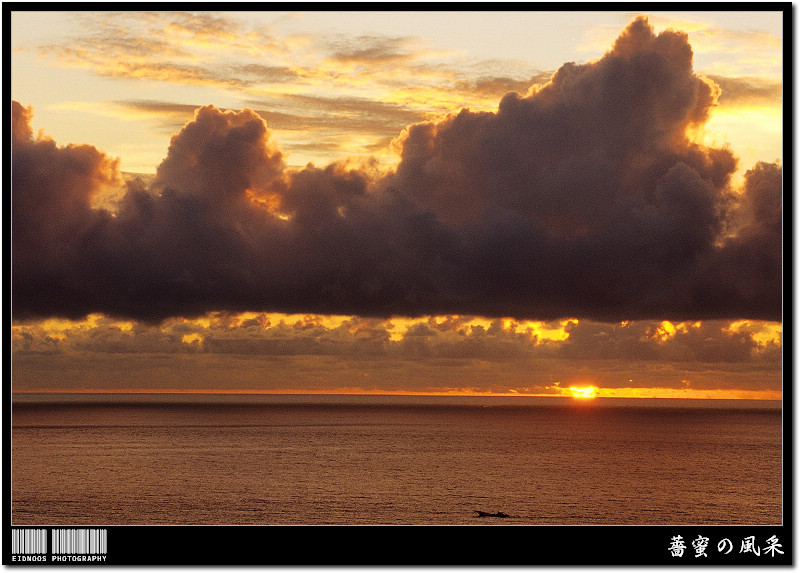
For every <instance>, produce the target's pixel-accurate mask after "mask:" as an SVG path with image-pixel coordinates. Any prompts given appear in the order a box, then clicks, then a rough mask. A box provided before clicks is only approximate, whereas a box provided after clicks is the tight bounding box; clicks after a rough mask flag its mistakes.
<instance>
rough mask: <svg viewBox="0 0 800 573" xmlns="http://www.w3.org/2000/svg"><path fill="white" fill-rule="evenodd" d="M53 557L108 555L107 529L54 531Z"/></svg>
mask: <svg viewBox="0 0 800 573" xmlns="http://www.w3.org/2000/svg"><path fill="white" fill-rule="evenodd" d="M52 541H53V555H98V554H105V553H108V551H107V549H108V530H107V529H54V530H53V535H52Z"/></svg>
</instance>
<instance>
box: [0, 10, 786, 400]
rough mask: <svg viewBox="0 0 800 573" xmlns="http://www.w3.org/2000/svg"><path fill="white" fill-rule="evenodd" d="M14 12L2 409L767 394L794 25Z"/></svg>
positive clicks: (672, 15)
mask: <svg viewBox="0 0 800 573" xmlns="http://www.w3.org/2000/svg"><path fill="white" fill-rule="evenodd" d="M4 16H5V17H9V18H10V24H11V25H10V35H11V37H10V47H11V70H10V91H11V96H12V99H13V100H14V101H13V103H12V108H11V115H12V119H13V134H12V192H13V195H12V210H11V213H12V269H11V271H12V282H13V289H12V296H13V299H12V307H13V325H12V344H13V373H12V381H13V388H14V390H15V391H31V390H42V391H47V390H57V391H66V390H69V391H76V390H104V391H115V390H139V391H142V390H153V391H163V390H175V391H187V390H202V391H226V392H229V391H265V392H301V393H302V392H311V393H343V392H346V393H405V392H411V393H433V394H461V393H473V394H475V393H477V394H529V395H530V394H532V395H555V396H558V395H569V394H570V392H569V388H570V387H571V386H572V387H575V386H578V387H587V386H594V387H596V388H597V395H599V396H625V397H628V396H629V397H636V396H645V397H687V398H696V397H711V398H756V399H758V398H764V399H780V398H781V387H782V367H783V363H782V316H783V308H782V302H783V288H782V287H783V284H782V240H783V239H782V183H783V181H782V178H783V173H782V161H783V111H782V110H783V64H784V62H783V51H784V46H783V30H784V28H783V26H784V14H783V13H781V12H738V11H731V10H726V11H720V12H699V11H698V12H681V13H676V12H668V13H667V12H655V13H646V14H637V13H629V12H615V11H604V12H591V13H590V12H415V11H407V12H383V11H378V12H230V13H223V12H147V13H145V12H33V11H32V12H12V13H10V14H8V13H6V14H4Z"/></svg>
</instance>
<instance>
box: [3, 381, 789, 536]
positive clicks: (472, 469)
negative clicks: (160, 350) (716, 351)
mask: <svg viewBox="0 0 800 573" xmlns="http://www.w3.org/2000/svg"><path fill="white" fill-rule="evenodd" d="M782 424H783V417H782V412H781V409H780V404H779V403H777V407H776V404H775V403H766V402H760V403H759V402H743V401H731V402H727V401H726V402H721V401H698V400H695V401H669V400H621V399H617V400H615V399H596V400H592V401H586V402H579V401H576V400H572V399H566V398H563V399H562V398H558V399H556V398H554V399H545V398H538V399H536V398H529V399H521V398H506V399H503V398H494V397H491V398H478V397H475V398H436V397H399V396H398V397H387V396H186V395H180V396H172V395H131V396H127V397H125V396H123V397H121V396H119V395H115V396H108V395H106V396H102V395H96V396H95V395H80V396H71V397H65V396H62V395H58V396H50V395H44V396H34V395H15V396H14V403H13V410H12V523H13V524H14V525H83V524H94V525H115V524H125V525H137V524H225V525H238V524H272V525H287V524H306V525H321V524H347V525H357V524H387V525H388V524H416V525H429V524H432V525H435V524H441V525H476V524H481V525H485V524H488V523H499V524H503V525H509V524H528V525H533V524H563V525H580V524H649V525H654V524H747V525H756V524H780V523H782V520H783V516H782V483H783V477H782V472H783V456H782V442H781V440H782ZM476 510H478V511H484V512H491V513H494V512H503V513H505V514H508V515H510V516H511V517H508V518H505V519H501V518H496V517H477V513H476Z"/></svg>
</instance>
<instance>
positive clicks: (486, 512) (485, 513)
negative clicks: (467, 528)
mask: <svg viewBox="0 0 800 573" xmlns="http://www.w3.org/2000/svg"><path fill="white" fill-rule="evenodd" d="M475 513H477V514H478V515H476V516H475V517H511V516H510V515H508V514H507V513H503V512H502V511H498V512H497V513H489V512H488V511H478V510H477V509H476V510H475Z"/></svg>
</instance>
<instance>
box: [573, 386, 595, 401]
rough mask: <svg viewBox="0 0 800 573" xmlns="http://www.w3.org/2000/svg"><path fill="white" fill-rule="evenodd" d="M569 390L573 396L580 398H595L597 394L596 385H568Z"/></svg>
mask: <svg viewBox="0 0 800 573" xmlns="http://www.w3.org/2000/svg"><path fill="white" fill-rule="evenodd" d="M569 391H570V392H571V393H572V397H573V398H580V399H583V400H586V399H591V398H595V397H596V396H597V387H595V386H581V387H577V386H570V388H569Z"/></svg>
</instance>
